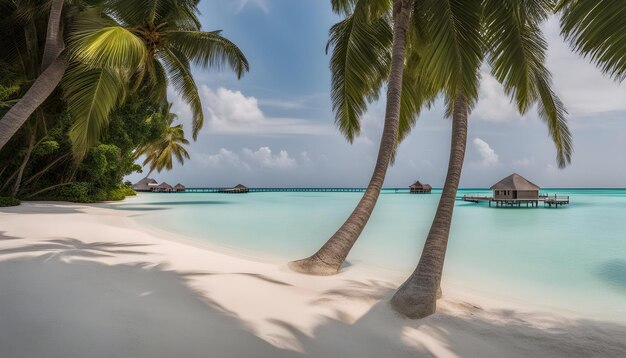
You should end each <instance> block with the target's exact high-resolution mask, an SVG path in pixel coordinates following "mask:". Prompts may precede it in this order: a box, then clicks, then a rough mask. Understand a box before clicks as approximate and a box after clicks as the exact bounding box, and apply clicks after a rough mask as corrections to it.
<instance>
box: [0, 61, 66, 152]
mask: <svg viewBox="0 0 626 358" xmlns="http://www.w3.org/2000/svg"><path fill="white" fill-rule="evenodd" d="M66 68H67V62H66V61H65V59H63V58H62V57H57V59H56V60H54V62H52V64H51V65H50V66H48V68H46V69H45V71H43V72H42V74H41V75H39V77H37V79H36V80H35V82H34V83H33V85H32V86H31V87H30V88H29V89H28V91H27V92H26V94H25V95H24V97H22V98H21V99H20V100H19V101H18V102H17V103H16V104H14V105H13V107H11V109H10V110H9V111H8V112H7V113H6V114H5V115H4V117H2V119H1V120H0V149H2V148H3V147H4V146H5V145H6V144H7V142H8V141H9V140H10V139H11V137H13V135H14V134H15V133H16V132H17V131H18V130H19V129H20V128H21V127H22V125H23V124H24V123H25V122H26V121H27V120H28V117H30V115H31V114H33V112H34V111H35V110H36V109H37V108H38V107H39V106H40V105H41V104H42V103H43V102H44V101H45V100H46V98H48V96H50V94H51V93H52V91H54V89H55V88H56V87H57V86H58V84H59V83H60V82H61V78H63V74H64V73H65V70H66Z"/></svg>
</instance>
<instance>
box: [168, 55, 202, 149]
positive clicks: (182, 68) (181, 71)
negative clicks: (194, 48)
mask: <svg viewBox="0 0 626 358" xmlns="http://www.w3.org/2000/svg"><path fill="white" fill-rule="evenodd" d="M161 59H162V61H163V64H164V65H165V69H166V70H167V73H168V74H169V77H170V80H171V84H172V85H173V86H174V88H175V89H176V91H178V93H179V94H180V96H181V97H182V99H183V100H184V101H185V102H187V104H188V105H189V106H190V107H191V112H192V113H193V119H192V128H193V132H192V137H193V139H197V137H198V133H199V132H200V129H202V126H203V124H204V113H203V112H202V102H201V101H200V94H199V93H198V87H197V86H196V82H195V81H194V79H193V76H192V75H191V69H190V68H189V63H188V62H186V60H185V56H184V55H183V54H181V53H178V52H176V50H175V49H168V48H165V49H163V51H161Z"/></svg>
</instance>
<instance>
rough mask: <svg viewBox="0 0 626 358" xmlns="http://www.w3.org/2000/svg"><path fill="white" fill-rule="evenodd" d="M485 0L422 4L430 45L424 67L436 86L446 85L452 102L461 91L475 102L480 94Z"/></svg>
mask: <svg viewBox="0 0 626 358" xmlns="http://www.w3.org/2000/svg"><path fill="white" fill-rule="evenodd" d="M481 2H482V1H481V0H424V1H423V4H422V6H421V11H423V12H424V13H423V14H419V16H421V17H424V18H426V19H427V21H425V22H424V26H425V30H424V31H425V32H426V33H427V34H428V36H429V37H430V43H431V45H430V46H427V47H426V48H425V49H424V69H425V73H427V76H428V77H430V78H431V79H432V83H433V85H434V86H435V88H445V93H446V98H447V101H448V104H449V105H448V109H449V110H448V112H451V111H450V108H451V107H450V103H452V102H453V100H454V98H455V97H456V95H457V93H458V92H461V93H463V94H464V95H465V97H466V98H467V100H468V103H470V104H473V102H475V101H476V99H477V97H478V86H479V82H480V76H479V69H480V64H481V62H482V58H483V52H484V44H483V39H482V33H481V16H482V4H481Z"/></svg>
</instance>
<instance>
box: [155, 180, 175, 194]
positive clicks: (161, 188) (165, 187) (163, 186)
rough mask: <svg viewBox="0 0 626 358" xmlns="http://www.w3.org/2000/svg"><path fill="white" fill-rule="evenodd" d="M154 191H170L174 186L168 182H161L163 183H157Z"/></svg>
mask: <svg viewBox="0 0 626 358" xmlns="http://www.w3.org/2000/svg"><path fill="white" fill-rule="evenodd" d="M154 191H158V192H172V191H174V188H173V187H172V186H171V185H169V184H168V183H166V182H163V183H161V184H159V185H158V186H157V187H156V188H155V189H154Z"/></svg>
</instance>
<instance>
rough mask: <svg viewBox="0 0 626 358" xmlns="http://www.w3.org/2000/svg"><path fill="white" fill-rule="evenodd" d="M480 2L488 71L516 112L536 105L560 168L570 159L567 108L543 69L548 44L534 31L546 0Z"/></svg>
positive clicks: (543, 17)
mask: <svg viewBox="0 0 626 358" xmlns="http://www.w3.org/2000/svg"><path fill="white" fill-rule="evenodd" d="M484 4H485V35H486V42H487V44H488V48H489V49H490V51H489V63H490V65H491V69H492V74H493V76H494V77H495V78H496V79H497V80H498V81H500V82H501V83H502V84H503V86H504V90H505V92H506V93H507V94H508V95H509V96H511V97H512V99H513V100H514V101H515V103H516V104H517V107H518V109H519V111H520V113H522V114H523V113H525V112H526V111H527V110H528V109H529V108H530V106H531V105H532V104H534V103H537V104H538V110H539V116H540V117H541V118H542V119H543V120H544V121H545V122H546V123H547V125H548V129H549V133H550V136H551V138H552V140H553V142H554V145H555V146H556V150H557V162H558V164H559V167H561V168H563V167H565V166H566V165H567V164H568V163H570V161H571V155H572V138H571V134H570V131H569V129H568V126H567V110H566V109H565V106H564V105H563V103H562V102H561V100H560V99H559V98H558V96H556V94H555V93H554V91H553V90H552V88H551V87H552V78H551V74H550V72H549V71H548V69H547V68H546V67H545V61H546V52H547V48H548V44H547V42H546V40H545V39H544V37H543V34H542V32H541V29H540V25H541V23H542V22H543V21H545V20H546V19H547V18H548V15H549V14H550V12H551V11H552V8H553V4H552V1H551V0H533V1H519V0H486V1H485V3H484Z"/></svg>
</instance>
